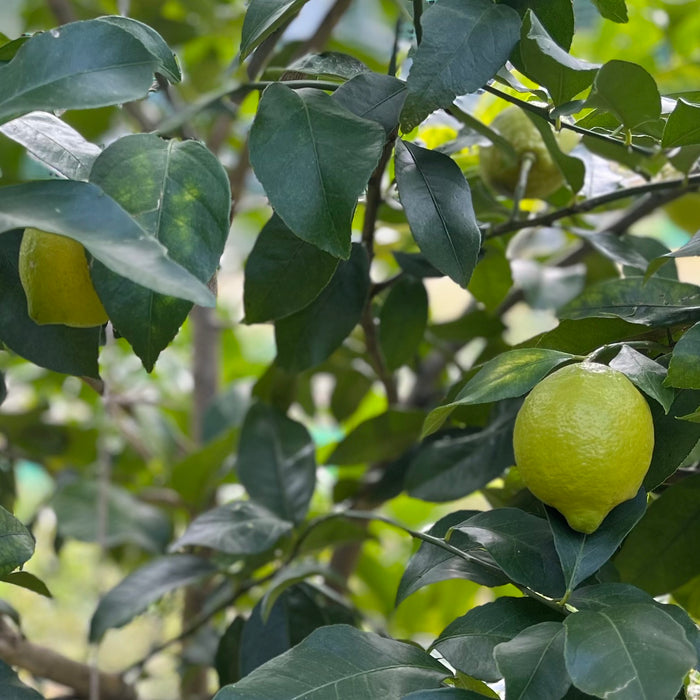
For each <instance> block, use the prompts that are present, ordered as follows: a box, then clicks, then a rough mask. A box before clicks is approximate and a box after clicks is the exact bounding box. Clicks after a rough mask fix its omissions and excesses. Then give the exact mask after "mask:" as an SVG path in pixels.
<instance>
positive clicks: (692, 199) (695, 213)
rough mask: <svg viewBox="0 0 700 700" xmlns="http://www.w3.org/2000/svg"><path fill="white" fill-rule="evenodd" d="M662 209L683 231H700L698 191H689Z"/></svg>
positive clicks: (699, 197) (699, 196)
mask: <svg viewBox="0 0 700 700" xmlns="http://www.w3.org/2000/svg"><path fill="white" fill-rule="evenodd" d="M664 211H665V212H666V214H668V217H669V219H671V221H673V223H674V224H676V226H679V227H680V228H682V229H683V230H684V231H687V232H688V233H696V232H697V231H700V192H689V193H688V194H685V195H683V196H682V197H679V198H678V199H674V200H673V201H672V202H669V203H668V204H667V205H666V206H665V207H664Z"/></svg>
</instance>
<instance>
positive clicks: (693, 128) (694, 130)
mask: <svg viewBox="0 0 700 700" xmlns="http://www.w3.org/2000/svg"><path fill="white" fill-rule="evenodd" d="M698 124H700V105H697V104H692V103H690V102H686V101H685V100H683V99H679V100H678V102H677V103H676V106H675V108H674V110H673V112H671V114H669V116H668V120H667V121H666V126H665V127H664V135H663V138H662V139H661V145H662V146H663V147H664V148H676V147H678V146H689V145H694V144H698V143H700V126H698Z"/></svg>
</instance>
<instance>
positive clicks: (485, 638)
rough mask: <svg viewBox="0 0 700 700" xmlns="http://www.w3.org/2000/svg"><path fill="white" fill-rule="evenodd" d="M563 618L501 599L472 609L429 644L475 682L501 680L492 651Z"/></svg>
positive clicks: (531, 602)
mask: <svg viewBox="0 0 700 700" xmlns="http://www.w3.org/2000/svg"><path fill="white" fill-rule="evenodd" d="M562 619H563V618H562V615H560V614H558V613H557V612H555V611H554V610H552V609H551V608H548V607H546V606H545V605H542V604H541V603H538V602H536V601H534V600H532V599H531V598H513V597H508V596H504V597H502V598H497V599H496V600H495V601H493V602H492V603H486V604H485V605H479V606H477V607H475V608H472V609H471V610H470V611H469V612H467V613H466V614H465V615H462V616H460V617H458V618H456V619H455V620H454V621H453V622H451V623H450V624H449V625H448V626H447V627H446V628H445V629H444V630H443V631H442V632H441V633H440V636H439V637H438V638H437V640H436V641H435V642H433V644H432V647H431V648H432V649H436V650H437V651H439V652H440V654H441V655H442V656H444V657H445V659H447V661H449V663H450V664H451V665H452V666H454V667H455V668H457V669H459V670H460V671H462V672H463V673H467V674H469V675H470V676H473V677H474V678H480V679H482V680H485V681H490V682H492V681H497V680H498V679H499V678H502V673H501V671H499V669H498V667H497V665H496V660H495V659H494V655H493V652H494V649H495V648H496V647H497V646H498V645H499V644H502V643H503V642H508V641H510V640H511V639H513V638H514V637H516V636H517V635H518V634H520V633H521V632H522V631H523V630H526V629H528V628H529V627H531V626H532V625H537V624H539V623H542V622H551V623H560V622H561V620H562Z"/></svg>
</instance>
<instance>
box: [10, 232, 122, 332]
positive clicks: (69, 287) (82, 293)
mask: <svg viewBox="0 0 700 700" xmlns="http://www.w3.org/2000/svg"><path fill="white" fill-rule="evenodd" d="M19 277H20V281H21V282H22V287H23V288H24V293H25V294H26V296H27V309H28V311H29V316H30V317H31V318H32V320H33V321H34V322H36V323H38V324H41V325H43V324H47V323H62V324H64V325H66V326H76V327H79V328H86V327H90V326H100V325H102V324H103V323H105V322H106V321H107V320H108V318H107V312H106V311H105V309H104V307H103V306H102V302H101V301H100V299H99V297H98V296H97V292H95V288H94V287H93V285H92V280H91V279H90V270H89V268H88V261H87V257H86V256H85V249H84V248H83V246H82V245H81V244H80V243H78V242H77V241H74V240H73V239H72V238H68V237H67V236H59V235H58V234H55V233H48V232H46V231H40V230H39V229H35V228H28V229H25V231H24V235H23V236H22V243H21V245H20V249H19Z"/></svg>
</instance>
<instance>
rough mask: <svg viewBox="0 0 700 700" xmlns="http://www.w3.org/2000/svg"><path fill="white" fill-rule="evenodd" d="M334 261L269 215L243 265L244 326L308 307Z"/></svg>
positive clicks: (329, 275)
mask: <svg viewBox="0 0 700 700" xmlns="http://www.w3.org/2000/svg"><path fill="white" fill-rule="evenodd" d="M337 266H338V259H337V258H334V257H333V256H332V255H329V254H328V253H324V252H323V251H322V250H320V249H319V248H317V247H316V246H314V245H311V243H307V242H306V241H303V240H302V239H301V238H299V237H298V236H295V235H294V234H293V233H292V232H291V231H290V230H289V229H288V228H287V227H286V226H285V225H284V223H283V222H282V220H281V219H280V218H279V217H278V216H276V215H273V216H272V218H271V219H270V220H269V221H268V222H267V223H266V224H265V226H263V228H262V230H261V231H260V233H259V234H258V237H257V239H256V241H255V245H254V246H253V250H251V252H250V255H249V256H248V260H247V261H246V265H245V284H244V287H243V304H244V307H245V321H246V323H261V322H264V321H276V320H277V319H280V318H284V317H285V316H289V315H290V314H293V313H295V312H297V311H300V310H301V309H303V308H304V307H306V306H308V305H309V304H310V303H311V302H312V301H313V300H314V299H315V298H316V297H317V296H318V295H319V294H320V293H321V291H322V290H323V288H324V287H325V286H326V285H327V284H328V282H329V280H330V279H331V277H332V276H333V273H334V272H335V269H336V267H337Z"/></svg>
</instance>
